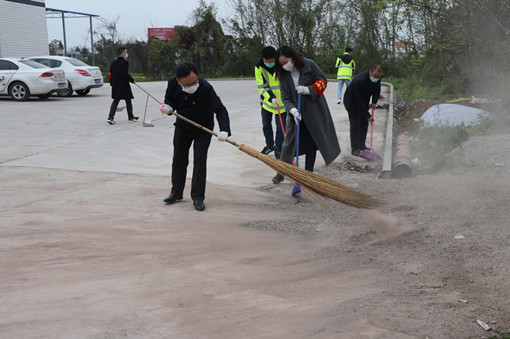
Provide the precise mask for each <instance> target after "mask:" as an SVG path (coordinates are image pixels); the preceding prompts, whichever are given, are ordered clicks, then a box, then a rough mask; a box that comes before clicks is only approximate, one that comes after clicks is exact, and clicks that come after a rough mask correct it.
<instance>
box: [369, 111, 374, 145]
mask: <svg viewBox="0 0 510 339" xmlns="http://www.w3.org/2000/svg"><path fill="white" fill-rule="evenodd" d="M374 112H375V108H373V107H372V118H373V117H374ZM373 141H374V122H373V121H371V122H370V149H372V142H373Z"/></svg>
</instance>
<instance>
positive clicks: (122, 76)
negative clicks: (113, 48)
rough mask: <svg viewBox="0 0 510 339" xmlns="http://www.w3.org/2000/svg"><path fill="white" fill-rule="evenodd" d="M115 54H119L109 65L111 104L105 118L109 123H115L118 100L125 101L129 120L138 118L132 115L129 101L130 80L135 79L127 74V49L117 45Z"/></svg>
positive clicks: (131, 94)
mask: <svg viewBox="0 0 510 339" xmlns="http://www.w3.org/2000/svg"><path fill="white" fill-rule="evenodd" d="M117 54H118V55H119V56H118V57H117V59H115V61H113V62H112V64H111V66H110V74H109V78H110V86H112V99H113V102H112V105H111V106H110V113H109V114H108V120H106V121H107V122H108V123H109V124H110V125H113V124H115V120H114V118H115V112H116V111H117V106H118V105H119V101H120V100H122V99H123V100H125V101H126V108H127V114H128V120H129V121H131V122H135V121H137V120H138V117H135V116H133V104H132V103H131V99H133V98H134V97H133V93H132V92H131V86H130V85H129V83H130V82H132V83H133V84H134V83H135V79H133V78H132V77H131V75H129V62H127V61H126V59H127V57H128V51H127V48H126V47H119V48H118V49H117Z"/></svg>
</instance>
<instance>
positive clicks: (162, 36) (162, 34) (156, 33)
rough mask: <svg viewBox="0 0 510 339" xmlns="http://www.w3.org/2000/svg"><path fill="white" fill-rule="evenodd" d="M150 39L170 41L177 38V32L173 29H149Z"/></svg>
mask: <svg viewBox="0 0 510 339" xmlns="http://www.w3.org/2000/svg"><path fill="white" fill-rule="evenodd" d="M147 35H148V39H149V40H150V38H156V39H159V40H170V37H171V36H175V30H174V28H173V27H165V28H148V34H147Z"/></svg>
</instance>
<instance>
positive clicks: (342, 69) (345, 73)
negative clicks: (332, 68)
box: [336, 52, 356, 80]
mask: <svg viewBox="0 0 510 339" xmlns="http://www.w3.org/2000/svg"><path fill="white" fill-rule="evenodd" d="M345 56H348V58H347V59H350V61H349V62H348V63H345V62H344V60H345V59H346V58H345ZM342 59H344V60H342ZM336 67H338V73H337V75H336V78H337V80H352V74H353V73H354V69H355V68H356V62H355V61H354V58H352V57H351V56H350V55H349V53H348V52H345V53H344V55H342V56H341V57H338V58H337V59H336Z"/></svg>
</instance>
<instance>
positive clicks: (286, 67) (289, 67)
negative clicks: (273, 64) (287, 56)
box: [282, 60, 294, 72]
mask: <svg viewBox="0 0 510 339" xmlns="http://www.w3.org/2000/svg"><path fill="white" fill-rule="evenodd" d="M282 68H283V69H284V70H286V71H287V72H292V71H293V70H294V63H293V62H292V60H289V61H287V63H286V64H285V65H283V66H282Z"/></svg>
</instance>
